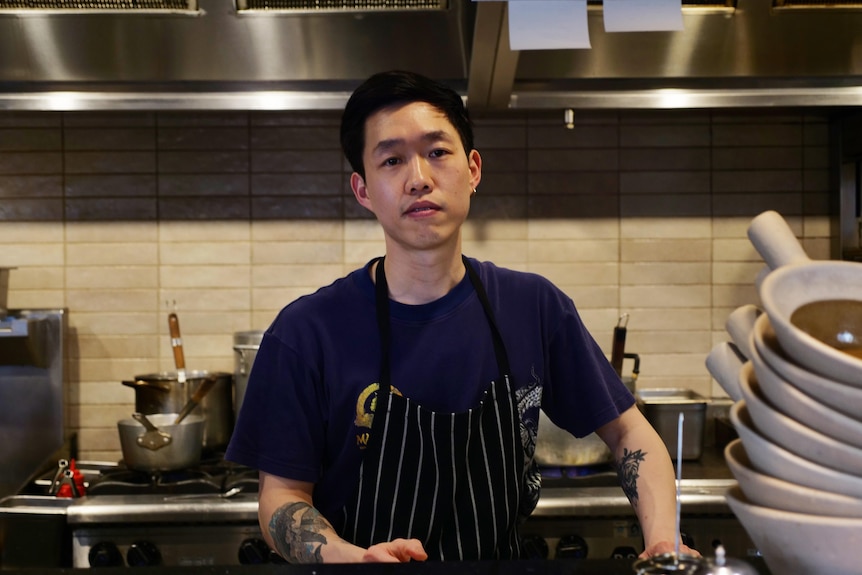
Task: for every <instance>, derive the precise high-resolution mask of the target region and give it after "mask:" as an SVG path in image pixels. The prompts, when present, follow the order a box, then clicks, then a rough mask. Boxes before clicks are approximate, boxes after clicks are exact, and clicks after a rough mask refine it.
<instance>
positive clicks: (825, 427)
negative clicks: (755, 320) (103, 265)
mask: <svg viewBox="0 0 862 575" xmlns="http://www.w3.org/2000/svg"><path fill="white" fill-rule="evenodd" d="M751 364H752V365H753V366H754V374H755V376H756V379H757V384H758V385H759V386H760V391H761V392H762V393H763V396H764V397H765V399H766V400H767V401H768V402H769V403H770V404H772V405H773V406H775V407H776V408H778V409H779V410H780V411H781V412H782V413H783V414H785V415H787V416H788V417H791V418H792V419H795V420H796V421H798V422H799V423H801V424H802V425H804V426H806V427H810V428H811V429H813V430H815V431H819V432H820V433H822V434H824V435H827V436H829V437H832V438H833V439H837V440H838V441H842V442H844V443H847V444H849V445H852V446H854V447H859V448H860V449H862V421H859V420H856V419H854V418H852V417H849V416H847V415H844V414H843V413H841V412H839V411H836V410H835V409H833V408H831V407H829V406H828V405H825V404H823V403H820V402H819V401H818V400H816V399H814V398H813V397H811V396H810V395H807V394H805V393H803V392H802V391H800V390H798V389H796V388H795V387H793V386H792V385H790V384H789V383H788V382H787V381H785V380H784V379H783V378H782V377H781V376H780V375H778V373H776V372H775V371H774V370H773V369H772V367H770V366H769V365H768V364H767V363H766V362H765V361H764V360H763V358H762V357H760V353H759V352H758V351H757V348H756V347H755V348H754V349H753V353H752V355H751ZM740 387H741V385H740ZM859 415H860V416H862V414H859Z"/></svg>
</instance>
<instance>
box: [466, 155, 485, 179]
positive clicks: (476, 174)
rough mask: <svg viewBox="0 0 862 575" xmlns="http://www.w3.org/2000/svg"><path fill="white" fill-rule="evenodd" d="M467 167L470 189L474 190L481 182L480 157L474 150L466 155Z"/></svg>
mask: <svg viewBox="0 0 862 575" xmlns="http://www.w3.org/2000/svg"><path fill="white" fill-rule="evenodd" d="M467 166H468V167H469V169H470V189H476V188H478V187H479V182H480V181H482V156H480V155H479V152H478V151H476V150H475V149H474V150H470V153H469V154H468V155H467Z"/></svg>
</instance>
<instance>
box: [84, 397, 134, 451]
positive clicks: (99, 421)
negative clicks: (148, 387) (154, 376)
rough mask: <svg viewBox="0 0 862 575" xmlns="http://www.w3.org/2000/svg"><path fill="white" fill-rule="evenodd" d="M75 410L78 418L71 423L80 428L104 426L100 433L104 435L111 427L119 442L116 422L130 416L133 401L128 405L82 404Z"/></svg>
mask: <svg viewBox="0 0 862 575" xmlns="http://www.w3.org/2000/svg"><path fill="white" fill-rule="evenodd" d="M77 411H78V416H79V419H78V421H73V422H72V423H74V424H75V425H80V428H81V429H97V428H104V431H102V432H101V433H103V434H105V435H106V436H107V435H108V434H109V433H110V431H108V430H110V429H112V430H113V431H114V434H115V435H116V436H117V443H119V432H118V431H117V422H118V421H120V420H121V419H130V418H131V417H132V411H134V403H130V404H128V405H82V406H80V407H79V409H78V410H77Z"/></svg>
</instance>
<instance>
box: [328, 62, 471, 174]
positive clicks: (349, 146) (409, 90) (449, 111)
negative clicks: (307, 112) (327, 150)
mask: <svg viewBox="0 0 862 575" xmlns="http://www.w3.org/2000/svg"><path fill="white" fill-rule="evenodd" d="M410 102H426V103H428V104H431V105H432V106H434V107H435V108H437V109H438V110H440V111H441V112H442V113H443V114H444V115H445V116H446V118H447V119H448V120H449V122H450V123H451V124H452V126H454V128H455V130H456V131H457V132H458V135H459V136H460V137H461V143H462V144H463V145H464V151H465V153H467V154H469V153H470V151H471V150H472V149H473V124H472V122H471V121H470V116H469V115H468V114H467V108H466V107H465V106H464V102H463V100H461V96H459V95H458V93H457V92H456V91H455V90H453V89H452V88H450V87H449V86H447V85H445V84H443V83H441V82H438V81H436V80H432V79H430V78H427V77H425V76H422V75H420V74H416V73H413V72H405V71H401V70H392V71H389V72H381V73H379V74H374V75H373V76H371V77H370V78H368V79H367V80H365V81H364V82H363V83H362V84H361V85H360V86H359V87H358V88H356V90H354V92H353V94H352V95H351V96H350V99H349V100H348V101H347V104H346V105H345V107H344V113H343V114H342V116H341V150H342V151H343V152H344V156H345V157H346V158H347V161H348V162H350V167H351V168H353V171H354V172H356V173H358V174H359V175H360V176H362V177H363V178H364V177H365V166H364V165H363V162H362V152H363V150H364V148H365V122H366V121H367V120H368V118H369V117H370V116H372V115H373V114H375V113H376V112H378V111H379V110H381V109H383V108H386V107H389V106H392V105H398V104H408V103H410Z"/></svg>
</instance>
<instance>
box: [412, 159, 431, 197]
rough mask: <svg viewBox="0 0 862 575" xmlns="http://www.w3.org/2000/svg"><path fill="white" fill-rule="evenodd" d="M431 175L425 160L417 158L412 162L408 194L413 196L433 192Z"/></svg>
mask: <svg viewBox="0 0 862 575" xmlns="http://www.w3.org/2000/svg"><path fill="white" fill-rule="evenodd" d="M430 176H431V174H430V169H429V166H428V162H427V161H426V160H425V158H422V157H417V158H415V159H413V160H412V161H411V162H410V172H409V174H408V179H407V188H408V192H409V193H411V194H416V193H420V194H421V193H425V192H428V191H430V190H431V177H430Z"/></svg>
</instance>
